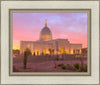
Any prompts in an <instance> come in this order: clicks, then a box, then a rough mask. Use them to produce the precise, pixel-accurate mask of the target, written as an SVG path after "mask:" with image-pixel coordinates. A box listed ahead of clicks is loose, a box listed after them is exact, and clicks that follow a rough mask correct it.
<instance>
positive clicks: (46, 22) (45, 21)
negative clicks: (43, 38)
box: [45, 19, 47, 27]
mask: <svg viewBox="0 0 100 85" xmlns="http://www.w3.org/2000/svg"><path fill="white" fill-rule="evenodd" d="M45 27H47V19H45Z"/></svg>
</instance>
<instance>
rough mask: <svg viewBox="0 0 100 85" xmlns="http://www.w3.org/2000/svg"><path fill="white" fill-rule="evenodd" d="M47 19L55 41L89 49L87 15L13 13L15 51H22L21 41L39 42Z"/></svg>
mask: <svg viewBox="0 0 100 85" xmlns="http://www.w3.org/2000/svg"><path fill="white" fill-rule="evenodd" d="M45 19H47V26H48V27H49V29H50V30H51V32H52V38H53V39H57V38H59V39H60V38H61V39H68V40H69V42H70V43H77V44H78V43H79V44H82V47H83V48H86V47H87V13H13V49H20V41H36V40H39V36H40V31H41V30H42V28H43V27H44V26H45Z"/></svg>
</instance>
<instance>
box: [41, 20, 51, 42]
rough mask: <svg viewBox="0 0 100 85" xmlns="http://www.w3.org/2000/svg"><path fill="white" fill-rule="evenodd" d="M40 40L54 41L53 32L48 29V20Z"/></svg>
mask: <svg viewBox="0 0 100 85" xmlns="http://www.w3.org/2000/svg"><path fill="white" fill-rule="evenodd" d="M40 40H43V41H49V40H52V32H51V31H50V29H49V28H48V27H47V20H45V27H44V28H43V29H42V30H41V32H40Z"/></svg>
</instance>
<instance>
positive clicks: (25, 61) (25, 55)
mask: <svg viewBox="0 0 100 85" xmlns="http://www.w3.org/2000/svg"><path fill="white" fill-rule="evenodd" d="M26 65H27V52H26V51H25V52H24V69H26Z"/></svg>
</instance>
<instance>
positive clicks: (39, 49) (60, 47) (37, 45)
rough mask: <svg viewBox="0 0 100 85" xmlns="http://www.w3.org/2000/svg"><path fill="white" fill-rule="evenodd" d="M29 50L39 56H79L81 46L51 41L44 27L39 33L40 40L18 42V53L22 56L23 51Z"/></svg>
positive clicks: (63, 40)
mask: <svg viewBox="0 0 100 85" xmlns="http://www.w3.org/2000/svg"><path fill="white" fill-rule="evenodd" d="M26 48H29V49H30V50H31V53H32V54H34V53H35V55H41V54H75V53H76V54H80V53H81V49H82V44H74V43H70V42H69V41H68V39H52V32H51V31H50V29H49V28H48V27H47V20H46V21H45V27H44V28H43V29H42V30H41V32H40V38H39V40H37V41H20V53H21V54H23V53H24V51H25V49H26Z"/></svg>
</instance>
